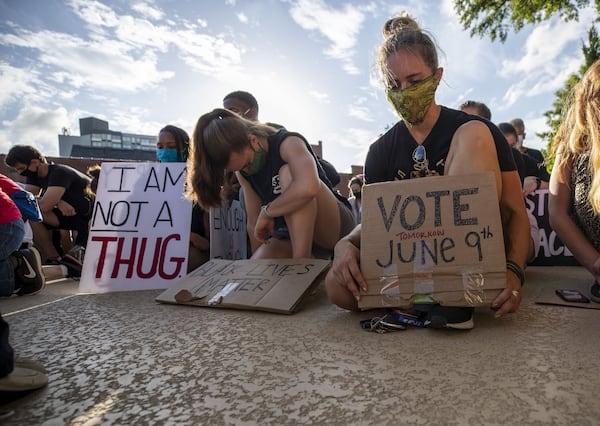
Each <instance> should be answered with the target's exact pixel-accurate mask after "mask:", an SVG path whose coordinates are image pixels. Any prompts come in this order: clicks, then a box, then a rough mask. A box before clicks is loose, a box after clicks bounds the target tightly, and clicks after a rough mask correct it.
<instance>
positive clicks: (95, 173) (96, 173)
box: [85, 164, 102, 195]
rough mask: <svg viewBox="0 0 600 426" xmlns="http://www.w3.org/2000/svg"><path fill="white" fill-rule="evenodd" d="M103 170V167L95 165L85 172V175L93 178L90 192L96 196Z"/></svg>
mask: <svg viewBox="0 0 600 426" xmlns="http://www.w3.org/2000/svg"><path fill="white" fill-rule="evenodd" d="M101 170H102V166H101V165H100V164H94V165H93V166H90V167H88V168H87V170H86V171H85V174H86V175H88V176H89V177H91V178H92V180H91V181H90V191H92V193H93V194H94V195H96V191H97V190H98V181H99V180H100V171H101Z"/></svg>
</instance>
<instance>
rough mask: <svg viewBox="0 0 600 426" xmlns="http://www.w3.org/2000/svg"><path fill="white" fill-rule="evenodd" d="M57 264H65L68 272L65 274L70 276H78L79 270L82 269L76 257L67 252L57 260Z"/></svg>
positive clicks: (79, 275) (79, 274)
mask: <svg viewBox="0 0 600 426" xmlns="http://www.w3.org/2000/svg"><path fill="white" fill-rule="evenodd" d="M58 263H59V264H61V265H65V266H66V267H67V270H68V273H67V276H68V277H70V278H80V277H81V270H82V269H83V265H82V264H81V262H80V261H79V260H77V259H75V258H74V257H73V256H71V255H69V254H65V255H64V256H63V257H61V259H60V260H59V261H58Z"/></svg>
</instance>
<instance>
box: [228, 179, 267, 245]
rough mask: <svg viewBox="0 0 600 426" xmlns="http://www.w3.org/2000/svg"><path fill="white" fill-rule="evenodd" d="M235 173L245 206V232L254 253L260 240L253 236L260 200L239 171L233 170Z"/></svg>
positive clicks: (260, 204)
mask: <svg viewBox="0 0 600 426" xmlns="http://www.w3.org/2000/svg"><path fill="white" fill-rule="evenodd" d="M235 174H236V176H237V178H238V182H239V183H240V185H241V186H242V189H243V191H244V206H245V207H246V232H247V233H248V237H249V238H250V247H251V249H252V253H254V252H255V251H256V249H257V248H258V247H259V246H260V244H261V242H260V241H258V240H257V239H256V237H255V236H254V228H255V226H256V221H257V220H258V216H259V215H260V208H261V206H262V200H261V199H260V197H259V196H258V194H257V193H256V192H255V191H254V189H253V188H252V185H250V182H248V181H247V180H246V179H245V178H244V177H243V176H242V174H241V173H240V172H235Z"/></svg>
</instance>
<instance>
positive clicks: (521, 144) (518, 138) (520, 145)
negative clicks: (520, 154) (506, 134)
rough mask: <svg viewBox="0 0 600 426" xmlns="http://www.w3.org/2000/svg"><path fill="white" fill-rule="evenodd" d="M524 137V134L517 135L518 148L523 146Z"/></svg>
mask: <svg viewBox="0 0 600 426" xmlns="http://www.w3.org/2000/svg"><path fill="white" fill-rule="evenodd" d="M523 139H525V137H523V135H517V148H521V147H522V146H523Z"/></svg>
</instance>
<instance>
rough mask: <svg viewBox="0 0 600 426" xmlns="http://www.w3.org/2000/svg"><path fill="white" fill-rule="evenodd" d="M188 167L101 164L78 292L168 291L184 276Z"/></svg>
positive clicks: (189, 212) (188, 212) (188, 217)
mask: <svg viewBox="0 0 600 426" xmlns="http://www.w3.org/2000/svg"><path fill="white" fill-rule="evenodd" d="M185 179H186V165H185V163H103V164H102V169H101V171H100V180H99V182H98V190H97V192H96V202H95V204H94V211H93V213H92V220H91V225H90V236H89V238H88V244H87V247H86V254H85V261H84V263H83V271H82V274H81V281H80V282H79V290H80V291H81V292H92V293H103V292H110V291H125V290H150V289H162V288H167V287H169V286H170V285H172V284H173V283H175V282H177V281H178V280H179V279H181V277H183V276H185V273H186V267H187V257H188V249H189V240H190V223H191V217H192V203H191V201H190V200H188V199H186V198H185V197H184V195H183V193H184V184H185Z"/></svg>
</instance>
